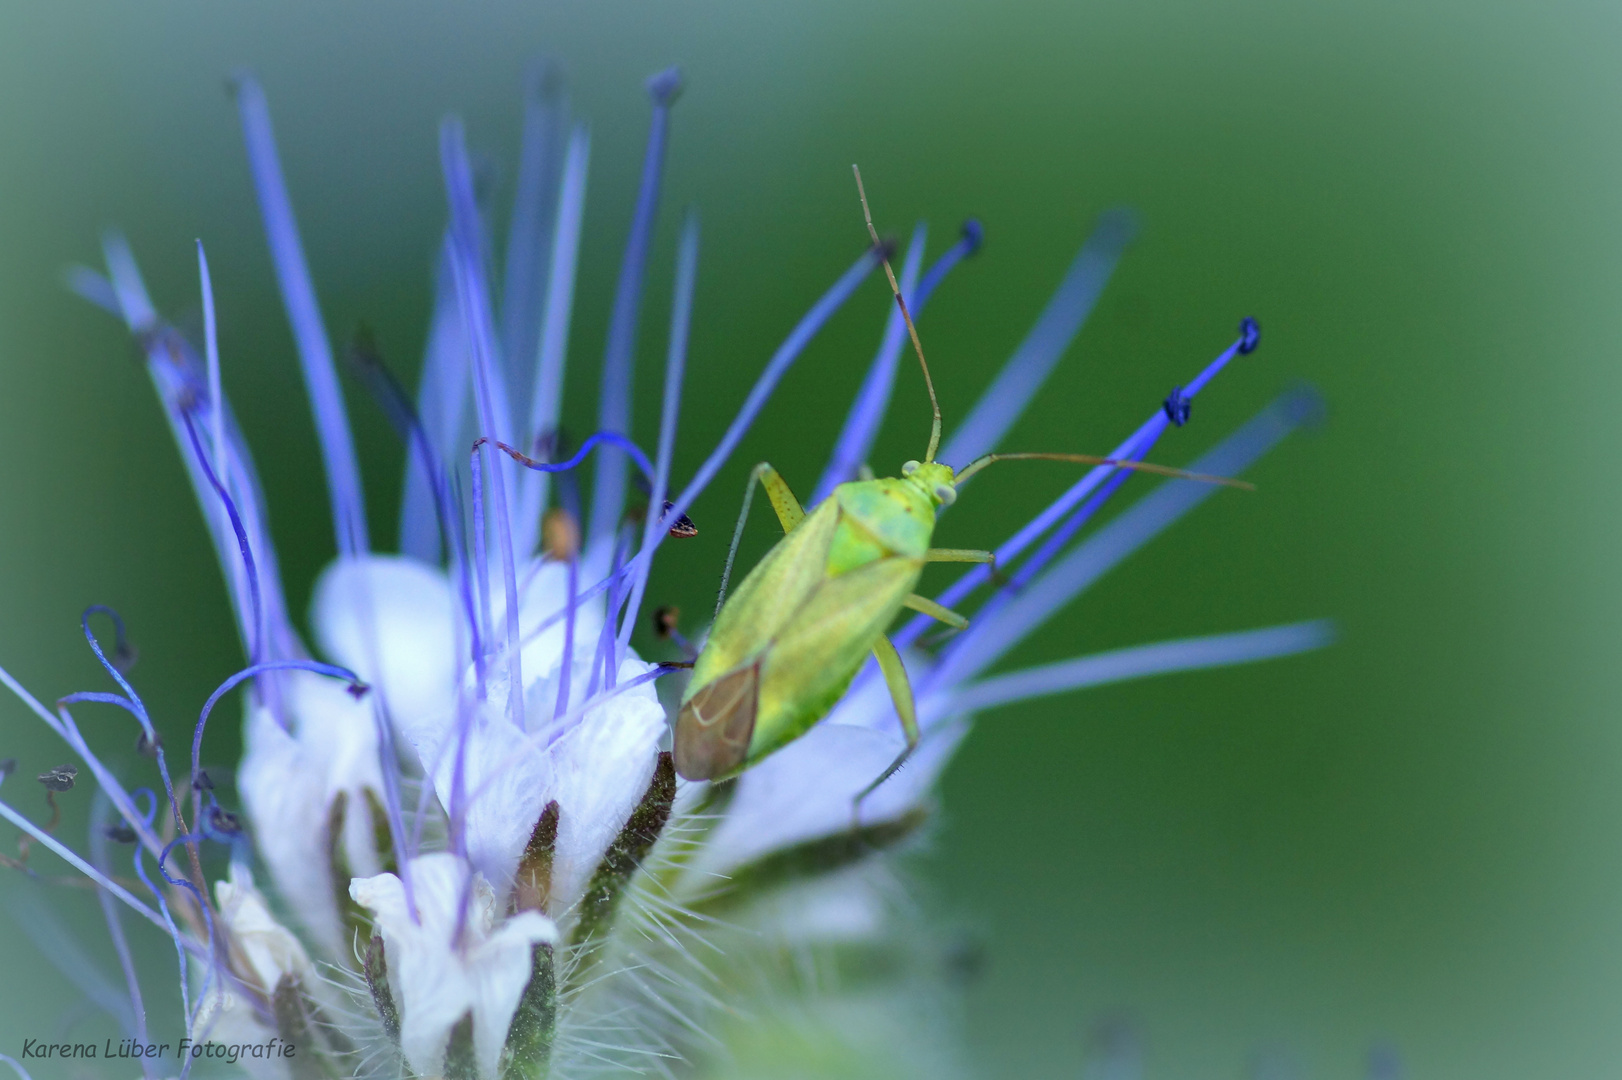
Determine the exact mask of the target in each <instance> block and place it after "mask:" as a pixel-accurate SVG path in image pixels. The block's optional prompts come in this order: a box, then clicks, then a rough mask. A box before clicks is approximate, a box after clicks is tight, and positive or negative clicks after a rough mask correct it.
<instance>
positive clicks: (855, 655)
mask: <svg viewBox="0 0 1622 1080" xmlns="http://www.w3.org/2000/svg"><path fill="white" fill-rule="evenodd" d="M922 569H923V563H922V562H921V561H919V560H915V559H908V558H903V557H901V556H895V555H892V556H888V557H885V558H881V559H878V560H875V561H873V562H870V563H867V564H866V565H864V566H859V567H856V568H854V569H852V570H849V571H847V572H846V573H843V574H840V575H838V576H836V577H830V578H828V579H826V580H825V581H823V582H822V584H821V585H819V586H818V587H817V589H816V590H815V591H814V592H813V593H812V595H811V596H810V597H809V598H808V599H807V600H806V601H805V603H804V604H802V605H801V606H800V608H799V610H797V611H796V612H795V613H794V616H793V618H791V619H789V620H788V621H787V622H786V623H785V624H784V626H783V628H782V629H781V630H780V631H779V633H778V634H777V636H776V638H775V639H774V640H773V641H772V644H771V646H770V647H769V648H768V649H766V650H764V651H763V652H762V653H761V655H760V661H759V663H760V690H759V693H760V699H759V704H758V708H757V711H756V720H755V730H754V736H753V738H752V739H751V740H750V743H749V755H748V760H749V761H750V762H753V761H757V760H759V759H760V758H761V757H764V756H765V755H766V754H769V753H771V752H772V751H773V750H775V749H777V748H778V747H780V746H782V745H783V744H785V743H787V742H789V741H791V740H793V739H794V738H796V737H798V736H799V735H801V734H802V733H804V732H805V730H806V729H807V728H809V727H810V726H811V725H812V724H814V723H816V722H817V721H818V720H820V719H821V718H822V717H823V716H824V715H826V714H827V712H828V710H829V709H831V708H833V706H834V704H835V703H836V702H837V701H838V700H839V698H840V697H841V696H842V695H843V694H844V693H845V690H846V688H848V687H849V686H850V682H851V680H852V679H853V678H855V676H856V673H857V672H858V671H860V670H861V667H862V665H863V664H864V663H866V662H867V657H868V656H869V654H871V653H872V651H873V644H874V642H876V641H877V640H878V638H879V635H881V634H883V633H884V631H885V630H887V629H888V628H889V626H890V623H891V622H893V621H894V620H895V617H896V614H897V613H898V612H899V611H900V610H901V605H902V601H904V600H905V599H906V598H907V595H908V594H909V593H911V592H912V588H913V586H914V585H915V584H916V583H917V581H918V575H919V573H920V571H922Z"/></svg>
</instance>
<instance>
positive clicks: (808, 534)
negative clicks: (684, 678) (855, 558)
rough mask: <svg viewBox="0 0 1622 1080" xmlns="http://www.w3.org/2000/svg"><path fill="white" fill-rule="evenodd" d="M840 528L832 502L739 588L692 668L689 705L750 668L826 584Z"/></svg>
mask: <svg viewBox="0 0 1622 1080" xmlns="http://www.w3.org/2000/svg"><path fill="white" fill-rule="evenodd" d="M838 524H839V508H838V506H837V505H836V504H835V503H834V501H833V500H832V499H826V500H824V501H823V504H822V505H821V506H819V507H817V509H816V510H815V511H814V512H813V513H812V514H811V515H810V516H809V517H807V518H806V519H805V520H804V521H802V522H801V523H800V525H799V527H798V528H796V529H795V530H794V531H793V532H791V533H789V534H788V535H787V536H785V537H783V539H781V540H779V541H778V542H777V546H776V547H774V548H772V549H771V550H770V551H768V552H767V553H766V557H765V558H763V559H761V560H760V562H759V564H757V565H756V566H755V568H754V569H753V570H751V571H749V576H748V577H746V578H744V579H743V583H742V584H740V585H739V586H738V588H737V591H736V592H734V593H733V594H732V595H731V596H730V597H728V598H727V602H726V604H725V605H724V606H723V607H722V608H721V613H720V615H718V616H717V617H716V620H715V627H714V629H712V630H711V631H710V636H709V640H708V641H706V642H705V643H704V651H703V652H701V653H700V654H699V657H698V660H697V662H696V664H695V665H694V667H693V679H692V682H690V683H688V689H687V699H688V700H691V699H692V698H693V697H694V696H695V695H696V694H697V692H698V690H700V689H702V688H703V687H704V686H705V685H706V684H707V683H709V682H710V681H711V680H713V679H716V678H718V677H719V676H721V675H722V674H724V673H726V672H728V671H731V670H732V669H733V668H736V667H738V666H739V665H741V664H744V663H746V662H747V661H749V660H750V659H752V658H753V657H754V656H755V655H756V654H757V653H759V652H760V651H761V650H762V649H763V648H765V647H766V645H767V644H768V643H770V641H771V640H772V638H773V637H775V636H776V635H777V633H778V631H780V630H781V629H782V627H783V624H784V623H785V622H786V621H787V620H788V619H789V617H790V616H792V615H793V614H794V612H795V610H796V609H797V608H799V607H800V605H801V604H803V603H804V602H805V601H806V598H807V597H809V596H810V595H811V593H812V592H813V591H815V589H816V588H817V586H818V585H819V584H820V583H821V582H822V580H823V576H824V574H825V568H826V566H827V562H828V547H829V545H831V544H832V543H833V537H834V530H835V528H836V527H837V526H838Z"/></svg>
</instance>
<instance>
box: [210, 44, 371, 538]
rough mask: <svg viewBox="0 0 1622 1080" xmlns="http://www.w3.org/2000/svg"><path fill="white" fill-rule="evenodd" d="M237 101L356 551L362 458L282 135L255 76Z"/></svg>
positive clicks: (243, 82) (241, 83)
mask: <svg viewBox="0 0 1622 1080" xmlns="http://www.w3.org/2000/svg"><path fill="white" fill-rule="evenodd" d="M236 95H237V105H238V107H239V109H240V111H241V114H242V134H243V138H244V140H245V141H246V143H247V149H248V165H249V168H250V169H251V170H252V172H253V183H254V190H255V191H256V192H257V193H258V195H259V211H260V216H261V217H263V218H264V222H265V240H266V242H267V243H268V244H269V246H270V257H271V261H272V262H273V263H274V264H275V267H276V283H277V285H279V286H280V288H281V293H282V305H283V306H284V307H285V308H286V309H287V321H288V324H289V325H290V326H291V327H292V330H293V340H294V342H295V343H296V344H297V346H298V353H299V363H300V366H301V368H302V370H303V372H304V386H305V389H306V390H307V391H308V392H309V395H310V408H311V411H312V412H313V413H314V416H315V429H316V434H317V437H318V438H319V440H320V443H321V459H322V461H323V463H324V464H325V465H326V470H327V486H328V491H329V494H330V496H331V499H332V523H333V528H334V529H335V530H336V532H337V535H338V551H339V552H340V553H341V554H344V555H358V554H362V553H364V552H365V551H367V550H368V548H369V546H370V545H369V544H368V543H367V539H366V505H365V503H364V502H363V501H362V498H361V485H360V466H359V465H358V464H357V463H356V460H355V444H354V440H353V439H352V438H351V436H350V432H349V420H348V417H347V416H346V415H345V413H344V399H343V392H342V391H341V390H340V389H339V387H338V373H337V370H336V369H335V367H334V365H333V362H332V343H331V341H330V340H329V339H328V337H327V329H326V326H325V325H324V324H323V323H322V321H321V308H320V306H319V305H318V304H317V303H316V298H315V286H314V285H313V284H312V283H311V281H310V268H309V265H308V263H306V261H305V259H304V246H303V244H302V243H301V242H300V240H299V235H298V223H297V221H296V220H295V219H294V217H293V203H292V200H291V199H290V198H289V197H288V194H287V182H286V180H285V179H284V178H283V176H282V166H281V161H280V160H279V158H278V157H277V153H276V138H275V135H274V133H273V132H272V130H271V124H270V108H269V106H267V105H266V104H265V94H264V91H263V90H261V89H260V88H259V84H258V83H257V82H256V81H254V79H253V78H252V77H251V76H248V75H239V76H238V77H237V79H236Z"/></svg>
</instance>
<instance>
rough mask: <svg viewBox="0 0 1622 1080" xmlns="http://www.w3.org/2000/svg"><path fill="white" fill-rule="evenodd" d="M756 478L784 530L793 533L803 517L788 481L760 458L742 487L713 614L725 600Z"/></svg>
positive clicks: (802, 510) (753, 495) (752, 497)
mask: <svg viewBox="0 0 1622 1080" xmlns="http://www.w3.org/2000/svg"><path fill="white" fill-rule="evenodd" d="M757 480H758V481H760V486H761V487H763V488H765V489H766V497H767V498H768V499H770V500H771V501H772V509H773V510H774V511H776V512H777V520H778V523H779V524H781V525H782V526H783V531H784V532H785V533H789V532H793V531H794V527H795V526H796V525H798V524H799V523H800V522H802V521H804V520H805V510H804V509H802V508H801V506H800V500H799V499H796V498H795V497H794V492H793V491H792V490H790V489H789V486H788V481H786V480H784V479H783V478H782V476H780V475H779V474H778V472H777V470H776V469H774V468H772V467H771V463H770V462H765V461H762V462H761V463H760V464H759V465H756V466H755V467H754V468H753V469H751V470H750V471H749V483H748V486H747V487H745V488H744V490H743V508H742V509H741V510H739V511H738V524H737V525H736V526H734V527H733V529H732V546H731V547H729V548H727V561H726V567H725V568H724V569H723V570H722V571H721V594H720V595H719V596H717V597H716V598H715V613H716V614H717V615H719V614H721V605H722V604H724V603H726V598H727V583H728V582H730V581H731V580H732V560H733V559H735V558H737V556H738V541H739V540H742V539H743V523H744V522H746V521H748V520H749V507H750V506H751V505H752V504H753V503H754V501H755V481H757Z"/></svg>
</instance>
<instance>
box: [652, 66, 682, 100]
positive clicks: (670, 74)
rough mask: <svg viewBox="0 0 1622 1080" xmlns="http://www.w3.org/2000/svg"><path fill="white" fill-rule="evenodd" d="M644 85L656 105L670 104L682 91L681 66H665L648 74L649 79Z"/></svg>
mask: <svg viewBox="0 0 1622 1080" xmlns="http://www.w3.org/2000/svg"><path fill="white" fill-rule="evenodd" d="M644 85H645V86H646V87H647V90H648V96H649V97H651V98H653V103H654V104H655V105H669V104H671V103H672V102H674V101H675V100H676V97H677V95H679V94H680V93H681V68H678V67H669V68H665V69H664V70H663V71H660V72H657V73H656V74H653V75H650V76H648V81H647V82H646V83H645V84H644Z"/></svg>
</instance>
